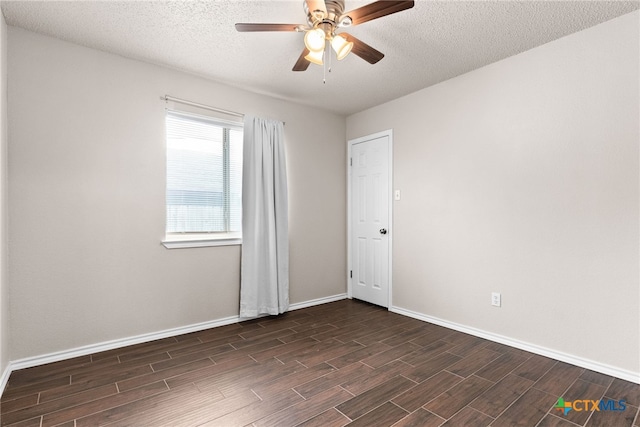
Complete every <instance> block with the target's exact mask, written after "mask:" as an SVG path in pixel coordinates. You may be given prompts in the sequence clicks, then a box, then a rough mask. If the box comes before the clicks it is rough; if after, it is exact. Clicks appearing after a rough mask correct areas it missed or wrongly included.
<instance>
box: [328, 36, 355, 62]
mask: <svg viewBox="0 0 640 427" xmlns="http://www.w3.org/2000/svg"><path fill="white" fill-rule="evenodd" d="M331 47H332V48H333V50H334V51H335V52H336V57H337V58H338V61H340V60H342V59H344V58H345V57H346V56H347V55H348V54H349V52H351V49H353V42H348V41H347V39H345V38H344V37H343V36H340V35H338V36H334V37H333V40H331Z"/></svg>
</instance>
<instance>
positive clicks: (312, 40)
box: [236, 0, 414, 71]
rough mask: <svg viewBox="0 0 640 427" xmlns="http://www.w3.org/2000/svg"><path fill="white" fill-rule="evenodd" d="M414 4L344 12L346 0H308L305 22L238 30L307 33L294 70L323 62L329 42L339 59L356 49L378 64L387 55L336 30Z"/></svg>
mask: <svg viewBox="0 0 640 427" xmlns="http://www.w3.org/2000/svg"><path fill="white" fill-rule="evenodd" d="M413 5H414V1H389V0H382V1H376V2H373V3H370V4H368V5H365V6H362V7H359V8H357V9H354V10H351V11H348V12H344V0H305V1H304V5H303V7H304V11H305V13H306V15H307V23H306V25H298V24H250V23H238V24H236V30H237V31H240V32H251V31H296V32H304V33H305V35H304V44H305V48H304V50H303V51H302V54H301V55H300V57H299V58H298V61H297V62H296V63H295V65H294V66H293V71H305V70H306V69H307V68H308V67H309V64H310V63H312V62H313V63H314V64H318V65H322V64H323V60H324V55H325V49H326V46H327V42H328V43H330V44H331V47H332V48H333V50H334V51H335V53H336V57H337V58H338V60H341V59H343V58H345V57H346V56H347V55H348V54H349V52H353V53H354V54H355V55H357V56H359V57H360V58H362V59H364V60H365V61H367V62H368V63H370V64H375V63H376V62H378V61H380V60H381V59H382V58H384V54H383V53H382V52H380V51H378V50H376V49H374V48H372V47H371V46H369V45H368V44H366V43H364V42H362V41H360V40H358V39H357V38H355V37H354V36H352V35H351V34H347V33H340V34H337V33H336V31H337V30H338V29H342V28H348V27H351V26H353V25H359V24H362V23H365V22H368V21H371V20H373V19H377V18H382V17H383V16H387V15H391V14H392V13H396V12H401V11H403V10H406V9H410V8H412V7H413Z"/></svg>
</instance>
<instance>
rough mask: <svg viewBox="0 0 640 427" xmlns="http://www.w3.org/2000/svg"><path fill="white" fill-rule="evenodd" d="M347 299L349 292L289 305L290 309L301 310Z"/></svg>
mask: <svg viewBox="0 0 640 427" xmlns="http://www.w3.org/2000/svg"><path fill="white" fill-rule="evenodd" d="M343 299H347V294H338V295H332V296H330V297H323V298H316V299H312V300H309V301H304V302H297V303H295V304H291V305H289V311H293V310H300V309H301V308H307V307H313V306H314V305H320V304H326V303H328V302H335V301H340V300H343Z"/></svg>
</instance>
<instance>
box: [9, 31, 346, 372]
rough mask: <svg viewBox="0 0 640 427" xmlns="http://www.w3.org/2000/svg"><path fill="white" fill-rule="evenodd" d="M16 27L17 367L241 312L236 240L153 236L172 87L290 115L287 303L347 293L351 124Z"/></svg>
mask: <svg viewBox="0 0 640 427" xmlns="http://www.w3.org/2000/svg"><path fill="white" fill-rule="evenodd" d="M8 36H9V50H8V66H9V69H8V75H9V100H8V102H9V106H10V109H9V131H10V141H9V206H10V210H9V218H10V219H9V250H10V253H11V257H10V277H9V279H10V280H9V284H10V298H11V306H10V315H11V341H10V345H11V360H17V359H21V358H26V357H33V356H39V355H44V354H47V353H51V352H56V351H62V350H68V349H73V348H76V347H79V346H84V345H89V344H95V343H101V342H105V341H109V340H114V339H123V338H127V337H132V336H136V335H139V334H144V333H152V332H157V331H162V330H166V329H170V328H176V327H181V326H186V325H191V324H196V323H200V322H206V321H210V320H215V319H220V318H224V317H228V316H234V315H237V314H238V298H239V271H240V270H239V265H240V259H239V255H240V247H239V246H228V247H213V248H195V249H174V250H167V249H165V248H164V247H163V246H161V244H160V241H161V239H162V238H163V236H164V218H165V207H164V198H165V178H164V175H165V172H164V169H165V143H164V109H165V104H164V102H162V101H160V96H161V95H164V94H170V95H173V96H176V97H179V98H184V99H189V100H193V101H197V102H200V103H203V104H208V105H214V106H217V107H221V108H226V109H229V110H233V111H240V112H245V113H252V114H256V115H261V116H265V117H269V118H276V119H280V120H283V121H285V122H286V126H285V140H286V141H285V142H286V152H287V160H288V173H289V182H290V187H289V197H290V242H291V243H290V245H291V246H290V249H291V259H290V264H291V275H290V283H291V292H290V301H291V303H297V302H304V301H309V300H313V299H316V298H322V297H327V296H332V295H336V294H342V293H344V292H345V290H346V289H345V277H346V276H345V275H346V261H345V259H346V254H345V246H346V243H345V242H346V238H345V233H346V231H345V230H346V226H345V219H344V218H345V217H344V215H345V209H346V208H345V197H346V196H345V194H346V183H345V182H346V181H345V173H344V164H345V161H346V160H345V150H344V147H345V142H344V136H345V120H344V117H342V116H338V115H335V114H331V113H327V112H323V111H320V110H317V109H313V108H309V107H304V106H300V105H294V104H291V103H288V102H285V101H282V100H277V99H274V98H270V97H267V96H262V95H257V94H253V93H250V92H245V91H243V90H240V89H237V88H231V87H228V86H224V85H220V84H216V83H213V82H211V81H208V80H204V79H201V78H198V77H195V76H192V75H188V74H184V73H181V72H177V71H173V70H169V69H165V68H161V67H157V66H154V65H150V64H146V63H142V62H138V61H133V60H128V59H125V58H122V57H119V56H115V55H111V54H107V53H104V52H100V51H96V50H92V49H88V48H85V47H81V46H77V45H73V44H69V43H66V42H63V41H59V40H56V39H53V38H49V37H45V36H41V35H37V34H35V33H31V32H27V31H24V30H21V29H17V28H14V27H9V31H8ZM311 123H313V124H314V125H313V126H312V128H313V129H322V130H323V131H322V133H319V132H317V133H311V132H309V129H310V124H311ZM326 230H331V231H332V232H331V233H326Z"/></svg>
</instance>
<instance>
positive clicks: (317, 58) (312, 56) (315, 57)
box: [304, 50, 324, 65]
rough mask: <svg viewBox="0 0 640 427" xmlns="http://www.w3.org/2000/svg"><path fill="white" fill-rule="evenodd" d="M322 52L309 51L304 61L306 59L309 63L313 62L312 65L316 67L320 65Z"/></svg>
mask: <svg viewBox="0 0 640 427" xmlns="http://www.w3.org/2000/svg"><path fill="white" fill-rule="evenodd" d="M323 54H324V51H322V50H320V51H315V52H314V51H309V54H308V55H307V56H305V57H304V59H306V60H307V61H309V62H313V63H314V64H318V65H322V57H323Z"/></svg>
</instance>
